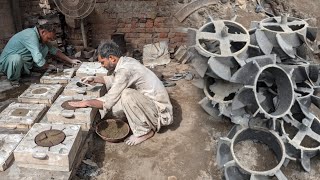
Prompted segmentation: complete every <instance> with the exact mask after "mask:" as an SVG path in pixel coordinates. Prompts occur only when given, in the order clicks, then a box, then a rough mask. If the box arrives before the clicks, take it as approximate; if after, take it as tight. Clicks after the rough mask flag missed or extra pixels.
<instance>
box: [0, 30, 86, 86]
mask: <svg viewBox="0 0 320 180" xmlns="http://www.w3.org/2000/svg"><path fill="white" fill-rule="evenodd" d="M55 37H56V33H55V28H54V24H44V25H40V26H38V27H34V28H28V29H25V30H23V31H21V32H19V33H17V34H15V35H14V36H13V37H12V38H11V39H10V40H9V42H8V43H7V45H6V46H5V48H4V49H3V52H2V53H1V56H0V72H3V73H5V74H6V75H7V78H8V79H9V80H11V81H18V80H19V79H20V77H21V75H22V74H30V70H32V68H34V66H35V67H38V68H39V67H48V65H47V64H46V60H45V57H46V56H47V54H48V52H50V54H52V55H55V56H57V57H58V58H60V59H62V60H64V61H66V62H68V63H71V64H79V63H81V61H79V60H77V59H70V58H69V57H67V56H66V55H64V54H63V53H62V52H61V51H60V50H59V49H57V48H55V47H53V46H51V45H49V44H48V43H49V42H50V41H53V40H54V39H55Z"/></svg>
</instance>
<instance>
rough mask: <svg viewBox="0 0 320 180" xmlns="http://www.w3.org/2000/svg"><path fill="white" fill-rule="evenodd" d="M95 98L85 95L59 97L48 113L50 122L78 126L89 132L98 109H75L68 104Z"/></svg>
mask: <svg viewBox="0 0 320 180" xmlns="http://www.w3.org/2000/svg"><path fill="white" fill-rule="evenodd" d="M94 98H95V97H91V96H84V95H76V96H63V95H61V96H59V98H58V99H57V100H56V101H55V102H54V103H53V105H52V106H51V107H50V109H49V110H48V112H47V119H48V122H51V123H64V124H78V125H81V128H82V129H83V130H86V131H87V130H89V129H90V127H91V125H92V122H93V120H94V118H95V116H96V114H97V112H98V110H97V109H96V108H73V107H71V106H69V105H68V102H69V101H77V100H78V101H80V100H88V99H94Z"/></svg>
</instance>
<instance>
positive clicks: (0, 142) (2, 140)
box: [0, 134, 24, 171]
mask: <svg viewBox="0 0 320 180" xmlns="http://www.w3.org/2000/svg"><path fill="white" fill-rule="evenodd" d="M23 137H24V134H0V171H4V170H6V169H7V168H8V166H9V164H10V162H11V161H12V160H13V151H14V149H15V148H16V147H17V145H18V144H19V142H20V141H21V139H22V138H23Z"/></svg>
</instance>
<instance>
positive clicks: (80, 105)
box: [69, 99, 103, 109]
mask: <svg viewBox="0 0 320 180" xmlns="http://www.w3.org/2000/svg"><path fill="white" fill-rule="evenodd" d="M69 105H70V106H73V107H78V108H85V107H93V108H98V109H102V108H103V102H102V101H99V100H96V99H91V100H84V101H76V102H69Z"/></svg>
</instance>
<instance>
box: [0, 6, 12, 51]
mask: <svg viewBox="0 0 320 180" xmlns="http://www.w3.org/2000/svg"><path fill="white" fill-rule="evenodd" d="M11 13H12V11H11V7H10V0H0V49H2V48H4V46H5V45H6V43H7V42H8V40H9V39H10V38H11V37H12V36H13V35H14V34H15V26H14V22H13V17H12V14H11Z"/></svg>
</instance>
